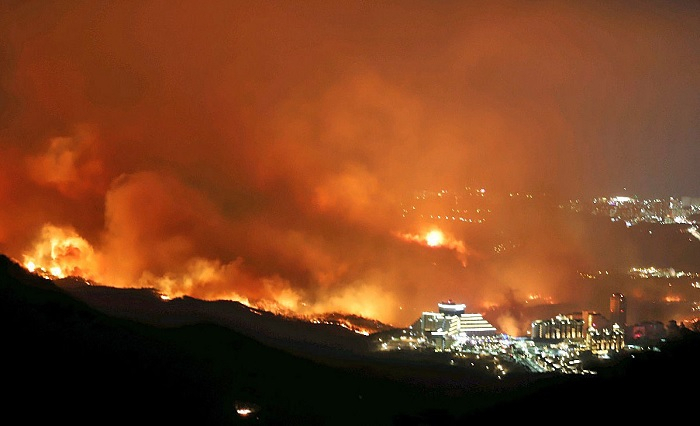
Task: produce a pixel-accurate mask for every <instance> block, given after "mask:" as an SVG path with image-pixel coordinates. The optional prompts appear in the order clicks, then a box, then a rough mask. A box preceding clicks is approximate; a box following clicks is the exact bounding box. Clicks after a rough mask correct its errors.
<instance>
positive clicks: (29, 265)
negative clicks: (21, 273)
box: [25, 260, 36, 272]
mask: <svg viewBox="0 0 700 426" xmlns="http://www.w3.org/2000/svg"><path fill="white" fill-rule="evenodd" d="M25 266H26V267H27V270H28V271H29V272H34V270H35V269H36V265H35V264H34V262H32V261H31V260H30V261H29V262H27V264H26V265H25Z"/></svg>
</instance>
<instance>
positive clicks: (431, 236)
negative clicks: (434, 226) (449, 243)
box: [425, 230, 445, 247]
mask: <svg viewBox="0 0 700 426" xmlns="http://www.w3.org/2000/svg"><path fill="white" fill-rule="evenodd" d="M425 242H426V244H428V245H429V246H430V247H437V246H441V245H442V244H443V243H444V242H445V235H444V234H443V233H442V232H441V231H438V230H433V231H430V232H428V234H427V235H426V236H425Z"/></svg>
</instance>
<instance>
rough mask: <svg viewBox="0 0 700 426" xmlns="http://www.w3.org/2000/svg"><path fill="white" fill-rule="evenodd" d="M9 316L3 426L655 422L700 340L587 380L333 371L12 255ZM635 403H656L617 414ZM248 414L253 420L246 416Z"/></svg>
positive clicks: (411, 370) (379, 363)
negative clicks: (160, 319)
mask: <svg viewBox="0 0 700 426" xmlns="http://www.w3.org/2000/svg"><path fill="white" fill-rule="evenodd" d="M0 313H1V317H0V324H2V348H3V360H4V363H3V367H4V374H3V380H2V387H3V391H4V393H3V395H5V396H4V399H3V404H2V406H3V410H2V413H1V414H0V416H2V422H3V423H4V424H40V423H43V422H51V423H57V422H61V423H62V422H69V423H70V424H73V425H78V424H80V425H82V424H91V425H94V424H119V423H128V424H147V423H150V422H154V424H161V425H165V424H172V425H179V424H188V425H191V424H198V425H234V424H253V423H255V424H283V425H296V424H300V425H314V424H319V425H324V424H329V425H339V424H348V425H350V424H372V425H383V424H396V425H430V424H466V423H471V422H473V421H482V420H484V421H487V420H491V421H493V420H496V421H517V420H518V419H525V418H527V417H528V416H536V417H538V418H543V417H542V416H548V417H550V416H567V417H565V418H570V417H569V416H575V417H576V418H578V416H580V415H581V414H582V413H583V412H585V411H586V410H590V409H591V408H592V407H598V408H599V409H601V410H602V409H604V410H605V412H607V413H608V414H607V415H608V416H610V419H611V420H612V419H625V420H627V421H630V420H635V419H639V420H641V419H645V418H647V416H648V415H649V410H650V409H651V407H650V406H655V407H657V408H659V409H662V410H663V412H665V413H668V414H669V415H671V414H673V415H678V414H683V413H685V412H688V413H689V412H691V411H692V408H693V407H692V405H691V404H687V403H685V402H683V401H682V398H678V399H676V398H674V397H673V395H679V392H680V391H682V390H684V389H694V388H695V387H696V386H697V383H698V379H700V374H699V369H698V366H699V362H700V361H698V360H699V359H700V357H698V355H700V339H699V338H698V336H697V334H696V333H691V334H688V335H687V336H685V337H684V338H683V339H682V340H679V341H675V342H671V343H669V345H668V346H667V347H664V348H663V349H662V351H661V352H658V353H648V354H640V355H639V356H637V357H635V358H630V359H627V360H625V361H624V362H621V363H620V364H619V365H616V366H615V367H614V368H607V369H601V371H600V372H599V374H598V375H596V376H585V377H583V376H556V375H539V374H515V375H509V376H506V379H504V380H497V379H496V378H495V377H490V376H489V377H487V376H480V375H477V374H476V373H474V372H473V371H465V370H463V369H461V368H457V367H453V368H450V367H448V366H444V365H439V364H437V363H436V364H432V363H430V362H429V361H423V360H421V361H416V360H413V361H411V360H410V359H409V358H393V359H386V358H384V359H380V358H378V357H374V356H371V355H370V354H367V355H366V356H363V355H361V352H362V351H359V352H358V353H356V354H354V356H353V357H352V358H348V359H347V360H345V361H344V362H343V363H340V362H337V361H335V362H332V363H324V362H320V361H319V359H318V357H317V358H316V359H311V358H310V357H306V356H302V355H299V351H298V350H294V348H292V350H291V351H286V350H284V349H283V347H284V345H283V344H280V345H276V346H275V347H273V346H272V345H270V344H267V343H263V342H261V341H258V340H256V339H254V338H253V337H251V336H250V335H246V334H244V333H241V332H239V331H236V330H235V327H234V326H235V324H232V323H231V324H217V323H216V322H215V321H213V320H211V319H210V320H208V321H202V320H201V319H198V318H195V319H194V320H193V322H192V323H189V324H185V323H182V324H178V325H154V324H150V323H149V324H147V323H144V322H141V321H136V320H133V319H128V318H123V317H118V316H115V315H108V314H106V313H105V312H104V311H103V310H97V309H95V308H94V307H92V306H90V305H88V304H87V303H86V302H84V301H83V300H79V299H77V298H75V297H74V296H73V295H71V294H69V293H68V292H66V291H65V290H64V289H62V288H60V287H58V286H57V285H56V284H55V283H54V282H52V281H50V280H47V279H44V278H41V277H38V276H36V275H34V274H31V273H29V272H28V271H27V270H26V269H24V268H22V267H21V266H20V265H18V264H17V263H15V262H14V261H12V260H11V259H9V258H7V257H5V256H0ZM163 315H168V314H167V313H164V314H163ZM252 315H255V314H252ZM165 323H167V321H165V320H164V324H165ZM262 334H263V335H264V336H265V339H264V340H267V341H268V342H269V341H270V339H271V336H270V334H269V333H265V332H262ZM297 349H298V348H297ZM307 349H308V348H306V349H305V350H307ZM321 353H323V351H321ZM630 396H632V400H636V401H645V402H649V401H654V402H650V403H649V404H646V403H645V404H642V405H641V406H640V404H639V403H634V402H630V403H628V404H622V405H617V403H616V402H619V401H630V399H629V397H630ZM613 403H615V407H616V408H615V409H614V410H612V411H610V410H609V409H608V408H607V407H609V405H610V404H613ZM586 407H587V408H586ZM240 408H249V409H251V410H252V412H251V414H249V415H248V416H246V417H243V416H241V415H240V414H239V413H238V412H237V409H240Z"/></svg>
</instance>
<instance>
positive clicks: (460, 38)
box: [0, 0, 700, 328]
mask: <svg viewBox="0 0 700 426" xmlns="http://www.w3.org/2000/svg"><path fill="white" fill-rule="evenodd" d="M0 16H2V18H0V39H2V40H5V43H3V45H2V46H1V47H0V63H1V64H2V65H0V111H1V112H0V150H1V155H0V206H2V207H1V208H0V249H1V250H2V251H3V252H6V253H7V254H8V255H10V256H13V257H15V258H18V259H21V260H23V261H25V260H26V261H29V260H31V261H32V262H34V263H35V266H36V267H38V268H44V269H46V270H50V269H51V268H61V271H60V272H61V274H63V275H69V274H80V275H83V276H86V277H88V278H89V279H91V280H95V281H98V282H102V283H104V284H107V285H115V286H120V287H139V286H149V287H156V288H158V289H159V290H160V291H161V292H163V293H164V294H167V295H169V296H171V297H177V296H182V295H190V296H193V297H200V298H204V299H217V298H225V299H231V300H240V301H244V302H246V303H251V304H257V306H268V307H271V308H273V307H274V308H275V309H278V310H288V311H294V312H298V313H303V314H312V313H317V312H325V311H343V312H348V313H355V314H359V315H366V316H370V317H373V318H376V319H379V320H383V321H386V322H389V323H393V324H396V325H407V324H409V323H411V322H412V321H413V320H415V319H416V318H418V316H419V315H420V313H421V312H422V311H424V310H434V306H435V304H436V303H437V302H438V301H440V300H444V299H448V298H452V299H456V300H459V301H463V302H465V303H467V306H468V309H473V310H484V309H486V308H487V307H489V306H494V305H508V304H511V305H512V303H511V302H512V301H513V300H520V301H524V300H525V299H526V298H527V297H529V296H530V295H539V296H541V297H542V298H544V299H547V298H550V299H551V300H556V301H571V300H582V299H581V295H580V291H579V289H577V288H576V284H575V283H574V279H573V278H572V276H576V271H578V270H580V269H585V268H588V267H595V265H594V263H595V260H594V259H595V257H596V256H595V255H594V254H593V252H592V250H593V248H592V246H591V244H590V241H589V240H588V237H587V235H586V230H585V229H583V228H581V226H582V225H581V224H577V223H571V222H568V221H566V220H564V219H557V218H553V217H546V218H545V217H541V211H542V210H538V209H537V208H534V207H522V209H521V210H520V211H518V214H517V215H516V214H515V212H514V211H512V210H509V208H507V207H504V206H505V205H504V204H498V203H497V202H496V204H493V205H491V206H490V207H486V208H485V210H483V211H481V210H479V211H476V209H477V208H480V207H479V206H481V204H479V203H481V201H479V203H476V202H472V201H469V200H467V199H463V200H460V203H461V204H459V206H460V207H459V209H460V211H461V213H460V212H458V213H454V212H450V213H449V214H447V213H445V212H443V211H439V212H436V213H435V214H434V216H435V217H429V215H428V214H427V213H426V214H425V215H422V216H421V215H419V214H414V211H413V210H411V206H412V205H413V203H414V201H415V200H416V198H415V194H417V193H420V191H425V190H427V191H433V192H436V191H439V190H441V189H443V188H447V189H450V190H452V189H464V188H465V187H470V188H471V187H475V188H485V195H486V197H487V198H485V199H486V200H493V199H496V198H488V197H490V196H491V195H492V194H501V195H503V196H506V197H507V195H508V194H509V193H523V194H525V193H529V194H536V195H537V196H539V195H541V194H543V193H546V194H547V196H548V197H550V198H548V200H550V199H569V198H576V197H587V196H600V195H608V194H610V193H611V192H616V191H620V190H622V188H631V189H632V190H634V191H637V192H638V193H639V194H642V195H643V194H651V195H661V196H664V195H691V196H698V195H700V187H698V182H700V174H699V173H700V172H699V171H698V169H697V167H696V165H695V164H694V160H693V159H694V158H697V157H698V155H693V154H698V152H697V149H698V144H697V140H696V137H697V135H698V134H699V133H700V132H699V131H700V128H698V126H699V123H698V121H697V118H696V112H697V111H698V110H700V96H699V93H698V90H699V88H700V77H699V76H700V73H699V72H698V70H699V69H700V45H699V44H698V43H697V40H698V38H699V37H700V34H699V31H700V8H698V5H697V3H695V2H682V1H681V2H673V3H671V4H669V3H667V2H654V1H642V2H635V3H634V4H626V3H622V2H620V3H616V2H613V3H608V4H588V3H582V4H577V3H566V2H534V3H525V4H524V3H522V2H496V3H494V2H468V3H465V2H451V1H445V2H421V1H415V2H414V1H409V2H372V3H366V2H343V4H333V3H332V2H330V3H329V2H316V1H311V2H303V3H300V2H278V1H271V2H264V3H255V2H239V1H217V0H214V1H207V2H204V3H201V2H159V1H151V0H147V1H142V2H127V3H124V2H108V1H90V2H82V1H76V2H52V1H46V2H4V3H3V4H2V5H1V6H0ZM447 194H450V195H451V194H453V192H448V193H447ZM482 194H483V192H482ZM492 202H493V201H492ZM489 209H490V210H489ZM521 213H522V214H521ZM460 214H461V215H462V216H464V217H467V216H469V217H470V218H472V217H473V218H474V222H471V223H470V222H460V221H459V220H458V219H457V218H455V219H454V220H453V219H452V216H456V217H458V216H459V215H460ZM438 215H440V216H441V217H440V218H437V216H438ZM445 216H448V217H449V219H446V217H445ZM477 218H483V219H485V220H484V221H483V223H482V222H477ZM431 230H437V231H439V232H441V233H442V236H443V238H444V239H442V240H431V241H428V240H426V239H425V238H427V233H428V232H430V231H431ZM506 249H507V251H506V252H505V254H501V250H506ZM582 302H586V303H588V302H590V300H582ZM509 315H510V316H508V315H505V314H504V317H503V318H504V325H503V327H508V328H511V327H512V318H513V317H514V315H515V313H513V312H511V313H510V314H509ZM505 318H508V319H505Z"/></svg>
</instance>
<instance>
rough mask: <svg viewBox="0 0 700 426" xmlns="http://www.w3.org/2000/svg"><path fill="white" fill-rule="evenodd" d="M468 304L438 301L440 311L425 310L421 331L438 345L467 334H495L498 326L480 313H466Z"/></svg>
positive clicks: (440, 345)
mask: <svg viewBox="0 0 700 426" xmlns="http://www.w3.org/2000/svg"><path fill="white" fill-rule="evenodd" d="M465 310H466V305H464V304H462V303H454V302H452V301H451V300H450V301H447V302H440V303H438V312H423V314H422V315H421V318H420V328H421V333H422V334H423V336H425V337H426V338H427V339H429V340H432V341H433V342H434V343H435V344H436V346H437V347H442V348H443V349H444V348H445V345H449V344H450V342H452V341H454V340H456V339H458V338H459V337H466V336H494V335H495V334H496V332H497V330H496V327H494V326H493V325H491V323H489V322H488V321H487V320H486V319H484V317H483V316H482V315H481V314H479V313H465Z"/></svg>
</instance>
